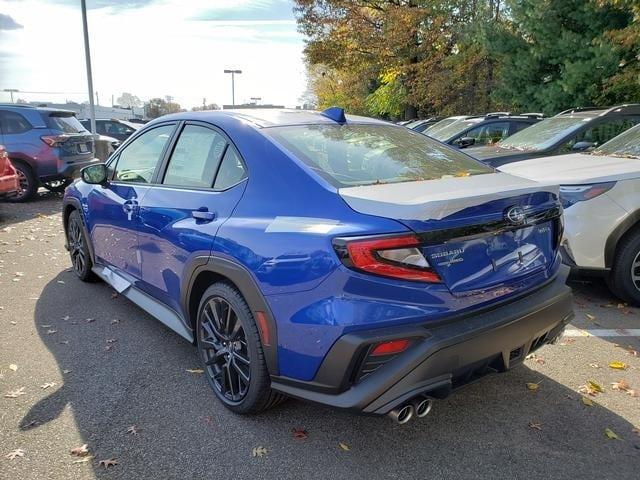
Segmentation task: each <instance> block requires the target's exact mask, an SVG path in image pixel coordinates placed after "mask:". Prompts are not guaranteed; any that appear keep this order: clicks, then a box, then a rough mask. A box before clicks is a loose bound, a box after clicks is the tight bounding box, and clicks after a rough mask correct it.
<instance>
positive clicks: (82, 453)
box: [70, 443, 89, 457]
mask: <svg viewBox="0 0 640 480" xmlns="http://www.w3.org/2000/svg"><path fill="white" fill-rule="evenodd" d="M70 453H71V455H73V456H75V457H86V456H87V455H89V445H87V444H86V443H85V444H84V445H82V446H81V447H76V448H74V449H72V450H71V452H70Z"/></svg>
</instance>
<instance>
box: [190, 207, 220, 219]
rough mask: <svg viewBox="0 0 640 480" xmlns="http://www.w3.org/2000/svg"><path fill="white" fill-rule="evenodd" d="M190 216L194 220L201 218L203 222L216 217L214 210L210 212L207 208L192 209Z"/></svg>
mask: <svg viewBox="0 0 640 480" xmlns="http://www.w3.org/2000/svg"><path fill="white" fill-rule="evenodd" d="M191 216H192V217H193V218H195V219H196V220H201V221H203V222H210V221H212V220H215V218H216V214H215V212H210V211H209V210H205V209H198V210H193V211H192V212H191Z"/></svg>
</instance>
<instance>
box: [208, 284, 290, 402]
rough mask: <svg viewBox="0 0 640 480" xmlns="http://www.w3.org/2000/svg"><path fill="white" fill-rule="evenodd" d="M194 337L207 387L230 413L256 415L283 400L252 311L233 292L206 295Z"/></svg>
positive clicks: (219, 288)
mask: <svg viewBox="0 0 640 480" xmlns="http://www.w3.org/2000/svg"><path fill="white" fill-rule="evenodd" d="M229 308H230V309H231V311H229ZM196 337H197V344H198V355H199V356H200V360H201V361H202V364H203V369H204V371H205V376H206V377H207V381H208V382H209V385H210V386H211V388H212V389H213V392H214V393H215V395H216V397H218V399H219V400H220V401H221V402H222V404H223V405H224V406H225V407H227V408H228V409H229V410H231V411H233V412H235V413H239V414H255V413H260V412H262V411H264V410H267V409H269V408H272V407H274V406H276V405H278V404H279V403H281V402H282V401H283V400H284V399H285V397H284V396H283V395H281V394H279V393H276V392H275V391H273V390H271V380H270V377H269V371H268V370H267V364H266V361H265V358H264V353H263V351H262V343H261V342H260V335H259V334H258V328H257V327H256V323H255V321H254V319H253V315H252V314H251V310H250V309H249V306H248V305H247V303H246V302H245V300H244V298H243V297H242V295H241V294H240V292H238V290H236V289H235V288H234V287H233V286H231V285H230V284H228V283H224V282H220V283H215V284H213V285H212V286H210V287H209V288H208V289H207V290H206V291H205V292H204V295H203V296H202V299H201V300H200V306H199V308H198V319H197V324H196ZM247 361H248V365H247V363H246V362H247Z"/></svg>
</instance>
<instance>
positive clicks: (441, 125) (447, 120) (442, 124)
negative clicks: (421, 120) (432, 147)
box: [424, 117, 460, 136]
mask: <svg viewBox="0 0 640 480" xmlns="http://www.w3.org/2000/svg"><path fill="white" fill-rule="evenodd" d="M458 120H460V118H458V117H449V118H443V119H442V120H440V121H439V122H436V123H434V124H433V125H431V126H430V127H429V128H427V129H426V130H425V131H424V133H425V134H427V135H429V136H431V135H432V134H433V133H435V132H436V131H438V130H440V129H441V128H444V127H446V126H448V125H451V124H452V123H453V122H457V121H458Z"/></svg>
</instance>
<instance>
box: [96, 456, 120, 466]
mask: <svg viewBox="0 0 640 480" xmlns="http://www.w3.org/2000/svg"><path fill="white" fill-rule="evenodd" d="M98 465H99V466H101V467H104V468H109V467H115V466H116V465H118V459H117V458H107V459H105V460H100V461H99V462H98Z"/></svg>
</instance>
